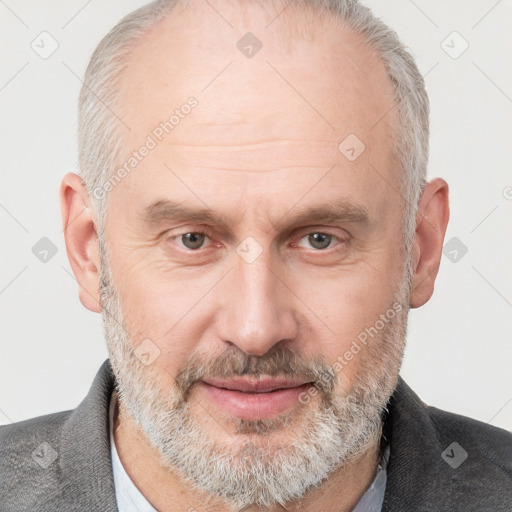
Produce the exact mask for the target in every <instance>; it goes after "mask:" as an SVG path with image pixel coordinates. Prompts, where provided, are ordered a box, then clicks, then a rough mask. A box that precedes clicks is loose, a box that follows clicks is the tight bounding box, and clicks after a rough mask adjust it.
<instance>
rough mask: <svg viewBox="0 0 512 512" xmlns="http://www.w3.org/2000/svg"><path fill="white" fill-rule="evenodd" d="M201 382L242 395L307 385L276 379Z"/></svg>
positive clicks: (207, 380) (211, 380)
mask: <svg viewBox="0 0 512 512" xmlns="http://www.w3.org/2000/svg"><path fill="white" fill-rule="evenodd" d="M203 382H205V383H206V384H209V385H210V386H215V387H217V388H225V389H229V390H231V391H241V392H243V393H264V392H268V391H275V390H276V389H286V388H295V387H297V386H302V385H304V384H308V381H304V380H292V379H277V378H264V377H263V378H259V379H247V378H234V379H203Z"/></svg>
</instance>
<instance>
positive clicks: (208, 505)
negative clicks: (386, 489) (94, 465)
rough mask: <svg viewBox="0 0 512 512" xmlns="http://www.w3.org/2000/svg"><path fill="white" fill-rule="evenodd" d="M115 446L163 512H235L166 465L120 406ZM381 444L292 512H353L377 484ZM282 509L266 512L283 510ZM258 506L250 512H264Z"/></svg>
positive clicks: (336, 473) (288, 508) (289, 508)
mask: <svg viewBox="0 0 512 512" xmlns="http://www.w3.org/2000/svg"><path fill="white" fill-rule="evenodd" d="M113 435H114V442H115V444H116V449H117V452H118V455H119V459H120V460H121V463H122V465H123V467H124V469H125V471H126V473H127V474H128V476H129V477H130V479H131V480H132V482H133V483H134V484H135V486H136V487H137V488H138V489H139V490H140V492H141V493H142V494H143V495H144V497H145V498H146V499H147V501H149V502H150V503H151V505H152V506H153V507H154V508H156V509H157V510H159V511H160V512H168V511H169V512H170V511H175V510H186V511H195V512H233V509H232V508H231V506H230V505H229V504H228V503H227V502H225V501H224V500H222V499H221V498H218V497H215V496H212V495H210V494H206V493H203V492H201V491H200V490H198V489H197V488H196V487H194V486H193V485H192V484H190V483H188V482H186V481H184V480H183V479H182V478H181V476H180V475H179V474H178V472H177V471H172V470H170V469H169V468H167V467H164V466H163V465H162V464H161V461H160V455H159V452H158V450H157V449H156V448H155V447H154V446H153V445H151V444H150V442H149V440H148V439H147V437H146V435H145V434H144V433H143V432H142V430H141V429H140V428H139V426H138V425H137V424H136V423H135V421H134V420H133V418H132V417H131V416H130V415H129V413H128V412H127V411H125V410H124V408H123V407H121V406H120V404H119V402H117V403H116V405H115V410H114V426H113ZM378 457H379V443H378V441H377V442H375V443H374V444H372V446H371V447H370V448H369V449H367V450H366V451H365V452H364V453H362V454H361V455H359V456H358V457H356V458H354V459H352V460H351V461H350V462H348V463H346V464H344V465H343V466H342V467H340V468H338V469H337V470H335V471H334V472H333V473H331V474H330V475H329V477H328V478H327V479H326V480H324V482H323V483H322V484H321V485H319V486H318V487H317V488H315V489H312V490H311V491H309V492H308V493H306V495H305V496H304V497H303V498H302V499H301V500H299V501H295V502H290V503H287V504H286V508H285V510H286V511H287V512H298V511H300V512H335V511H336V512H345V511H347V512H349V511H350V510H352V509H353V508H354V507H355V506H356V504H357V503H358V501H359V500H360V498H361V496H362V495H363V494H364V492H365V490H366V489H367V488H368V486H369V485H370V484H371V482H372V480H373V478H374V476H375V473H376V471H377V466H378ZM283 508H284V507H282V506H280V505H276V506H275V507H271V508H268V509H265V512H282V510H283ZM261 511H262V509H261V508H259V507H257V506H254V507H249V508H246V509H245V510H244V512H261Z"/></svg>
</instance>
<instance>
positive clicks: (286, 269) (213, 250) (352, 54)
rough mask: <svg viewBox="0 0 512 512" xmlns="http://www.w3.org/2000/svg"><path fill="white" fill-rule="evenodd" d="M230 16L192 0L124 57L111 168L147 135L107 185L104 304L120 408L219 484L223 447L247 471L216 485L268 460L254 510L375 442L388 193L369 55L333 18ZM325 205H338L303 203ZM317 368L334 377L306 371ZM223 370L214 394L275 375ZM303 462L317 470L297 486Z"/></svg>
mask: <svg viewBox="0 0 512 512" xmlns="http://www.w3.org/2000/svg"><path fill="white" fill-rule="evenodd" d="M244 9H245V12H241V11H244ZM238 10H239V12H238V13H237V12H235V10H230V7H229V6H228V5H226V6H224V10H223V14H224V16H227V17H228V18H229V19H230V22H231V24H232V25H233V26H234V27H235V28H234V29H233V28H231V27H230V26H229V25H228V24H226V23H225V21H223V19H222V18H221V17H219V16H218V14H217V13H215V12H214V11H213V10H212V9H211V8H210V7H209V6H208V4H200V6H196V7H195V8H194V12H192V11H185V12H183V13H180V14H176V16H172V15H171V16H170V17H169V18H168V19H166V20H165V21H164V22H163V23H161V24H160V25H158V26H156V27H155V28H154V29H153V30H152V32H151V34H150V35H148V36H147V37H146V38H145V39H144V40H143V41H141V42H140V43H138V45H137V47H136V49H135V50H134V52H133V53H132V55H131V57H130V61H129V66H128V69H127V72H126V75H125V76H124V78H123V82H122V87H121V97H122V99H123V102H122V103H123V105H124V107H123V110H122V112H119V115H120V117H121V118H122V120H123V122H124V123H126V125H127V126H129V127H130V130H126V131H125V150H126V152H125V154H124V155H122V157H121V160H122V163H124V162H125V161H127V160H128V159H129V157H130V155H131V153H132V152H133V151H135V150H137V149H138V148H140V146H142V145H143V144H145V143H146V141H147V140H148V139H147V137H148V135H149V136H151V139H152V140H153V141H154V142H155V144H154V147H152V148H151V150H150V151H149V152H148V155H147V156H145V157H144V158H143V159H141V161H140V162H138V163H137V165H136V166H135V167H134V168H133V170H131V172H130V173H129V174H128V175H127V176H126V177H125V178H124V179H123V180H122V182H121V183H119V184H118V185H116V186H115V187H114V188H113V190H112V191H111V192H109V194H108V213H107V222H106V238H107V240H108V246H109V264H110V268H109V272H110V276H109V277H108V279H107V270H106V267H104V268H103V269H102V271H103V274H104V275H103V281H104V284H105V285H106V287H105V288H104V289H103V296H102V302H103V305H104V310H107V311H108V312H109V313H110V315H109V314H106V313H105V314H104V318H105V322H106V327H107V338H108V342H109V350H110V352H111V360H112V364H113V367H114V370H115V371H116V375H117V378H118V381H119V387H120V391H121V398H122V401H123V403H124V405H125V406H126V408H127V409H128V410H129V411H130V412H131V414H132V415H133V416H134V417H135V419H136V420H137V421H138V422H139V424H141V426H143V428H144V429H145V430H146V432H147V434H148V436H149V437H150V438H151V439H152V440H153V442H154V443H155V444H156V445H157V446H158V447H159V449H160V450H161V451H162V452H163V453H164V454H165V457H164V462H165V463H168V464H169V465H174V466H175V467H178V468H179V469H181V470H182V471H183V473H185V474H186V476H188V477H189V478H191V479H192V481H195V482H196V483H198V484H200V485H202V486H203V488H207V489H209V490H211V491H215V489H216V488H217V487H218V490H219V492H220V489H221V488H222V486H225V485H227V481H220V480H217V481H216V482H213V479H215V478H220V476H218V475H205V474H204V473H205V472H211V473H216V472H217V473H218V472H220V468H221V465H222V461H223V460H225V458H226V457H229V456H231V457H232V459H231V461H229V460H228V463H226V464H227V465H226V467H224V466H222V468H223V470H226V468H229V467H231V468H233V471H234V472H233V473H232V474H230V478H231V480H233V479H236V478H239V479H240V481H242V480H243V479H244V478H245V480H244V481H245V482H246V483H247V486H246V487H233V491H232V492H233V493H234V492H240V490H241V489H242V488H243V489H249V488H253V489H256V488H257V486H255V485H254V482H252V484H251V482H250V479H251V478H257V475H260V476H261V477H263V475H265V473H264V472H265V470H267V471H268V472H269V473H268V474H267V476H268V475H269V474H270V475H272V476H273V477H274V478H275V479H276V482H277V483H276V488H275V489H270V490H267V493H266V494H265V491H264V490H260V495H259V496H260V498H261V499H260V504H262V505H265V504H267V505H268V504H270V503H271V495H273V496H274V498H275V499H277V501H279V500H285V499H287V498H290V497H293V496H300V495H301V493H302V494H303V492H304V490H305V489H306V488H307V487H308V486H310V485H311V484H314V482H313V481H309V482H308V481H307V479H306V476H307V474H311V473H315V478H317V479H318V481H320V480H321V479H322V478H324V476H325V474H326V473H327V472H328V471H329V464H331V465H332V464H334V466H336V465H340V464H342V463H343V462H344V461H345V460H346V459H347V458H348V457H349V456H350V455H353V454H354V453H357V452H360V451H361V450H363V449H364V448H365V447H367V446H368V444H369V443H370V442H374V441H375V440H376V436H377V434H378V420H379V413H380V410H381V407H383V406H384V405H385V403H386V400H387V398H388V396H389V394H390V393H391V391H392V389H393V387H394V384H395V382H396V378H397V374H398V369H399V365H400V360H401V355H402V349H403V342H404V338H405V321H406V317H407V311H406V310H407V304H408V290H407V280H406V279H404V271H405V258H406V255H405V254H404V253H403V249H402V245H403V242H402V240H403V234H402V231H401V226H402V210H403V207H404V204H403V200H402V198H401V195H400V194H399V193H397V190H398V189H399V187H400V186H399V184H398V183H399V174H398V173H399V171H398V169H397V167H396V164H395V161H394V158H393V155H392V139H391V135H390V132H391V126H392V123H393V121H394V113H393V111H391V112H390V110H391V109H392V106H393V101H392V91H391V85H390V84H389V83H388V80H387V78H386V74H385V70H384V68H383V66H382V64H380V63H379V62H378V61H377V58H376V57H375V56H373V55H372V54H371V53H370V52H369V51H368V50H367V49H365V48H364V47H363V46H362V45H361V43H360V40H359V39H358V37H357V36H355V35H353V34H351V33H350V32H349V31H345V32H344V33H341V32H340V29H339V27H337V26H336V25H335V24H334V23H332V22H330V23H324V24H322V23H321V22H320V21H318V20H316V29H315V28H313V32H314V33H315V34H316V35H315V38H313V39H311V38H309V37H306V38H301V37H299V38H297V37H295V36H293V37H292V36H290V37H292V39H288V40H287V41H283V38H279V37H278V36H277V34H278V33H279V31H280V30H281V29H282V23H283V20H282V19H277V20H275V21H274V22H273V23H272V24H271V25H269V26H268V28H265V27H266V25H268V23H269V21H270V20H271V19H272V18H273V16H275V14H274V15H272V16H271V17H269V16H268V15H266V14H265V13H264V12H263V11H262V10H258V8H256V7H254V6H246V7H244V8H242V7H240V6H239V7H238ZM282 16H283V17H284V16H285V14H283V15H282ZM192 20H193V21H192ZM183 27H187V28H183ZM246 32H253V33H255V34H257V35H258V37H259V38H260V39H261V41H262V43H263V46H262V48H261V50H259V51H258V53H257V54H255V55H254V56H252V57H251V58H248V57H247V56H246V55H245V54H244V53H243V52H242V51H240V50H239V49H238V48H237V47H236V44H233V41H235V43H236V41H237V40H238V39H240V37H241V35H243V34H244V33H246ZM237 34H239V36H237ZM192 96H193V97H194V98H195V99H196V100H197V104H196V105H195V106H194V107H193V108H191V109H188V108H187V109H181V110H180V107H181V106H182V105H183V104H185V103H186V102H187V99H188V98H190V97H192ZM175 109H178V110H180V114H181V115H180V116H179V117H180V120H179V122H178V123H176V125H175V126H174V127H173V129H172V130H169V133H166V132H165V131H163V133H162V128H161V127H160V128H161V129H160V130H158V127H159V126H160V123H161V122H162V121H165V120H168V119H169V118H170V116H171V115H172V114H173V111H174V110H175ZM185 112H188V113H185ZM386 113H388V114H387V115H385V114H386ZM379 120H380V121H379ZM155 130H156V131H155ZM350 134H354V135H355V136H356V137H357V138H358V139H360V141H362V143H363V144H364V145H365V149H364V151H363V152H362V153H360V151H361V148H362V146H359V145H358V144H359V143H357V144H356V142H357V139H355V138H354V136H353V135H352V136H351V138H349V139H347V140H348V142H347V143H346V144H348V150H347V147H345V146H346V145H345V146H343V147H345V150H344V154H343V153H342V152H341V151H340V150H339V149H338V145H339V144H340V142H342V141H343V140H345V139H346V137H348V136H349V135H350ZM159 138H160V139H161V140H159ZM354 141H356V142H354ZM150 145H151V146H153V144H150ZM351 147H354V151H351V150H350V148H351ZM358 153H360V154H359V155H358ZM347 155H348V156H349V157H350V158H347ZM354 155H355V156H356V157H357V158H355V159H354V158H353V157H354ZM122 163H121V165H122ZM121 165H120V166H121ZM180 208H181V210H180ZM184 209H187V210H206V211H207V212H208V213H209V214H210V218H206V217H204V218H200V217H199V216H198V217H196V218H193V217H186V216H184V215H182V213H183V211H184ZM326 209H330V210H332V211H333V212H335V213H337V214H339V215H336V216H334V215H332V216H329V215H323V216H320V215H318V216H315V215H314V214H313V213H314V212H313V210H315V212H316V213H319V211H320V210H326ZM308 211H310V213H309V214H307V213H305V212H308ZM180 212H181V213H180ZM311 212H313V213H311ZM323 213H325V211H324V212H323ZM103 261H104V263H105V264H106V259H104V260H103ZM391 310H392V311H391ZM390 311H391V312H390ZM113 317H115V318H116V320H117V321H116V320H113ZM117 322H119V323H117ZM120 323H123V324H124V327H125V329H126V330H123V329H122V328H121V327H120ZM365 333H366V334H365ZM148 340H149V341H148ZM363 340H364V341H363ZM141 343H143V344H142V345H140V347H144V348H143V349H140V350H138V351H137V350H136V349H137V347H138V346H139V344H141ZM354 343H355V344H354ZM356 347H358V348H356ZM134 350H135V353H134ZM141 352H145V353H147V354H148V355H147V356H143V357H141ZM349 352H350V353H351V354H352V357H350V356H349V355H347V354H348V353H349ZM135 354H137V356H138V357H137V356H136V355H135ZM139 358H141V359H143V361H142V362H141V361H140V360H139ZM153 359H154V360H153ZM148 362H150V364H147V363H148ZM336 362H338V365H336V364H335V363H336ZM329 368H331V369H333V370H332V371H333V372H334V375H335V378H331V379H327V380H322V379H321V378H320V377H321V375H322V374H323V373H325V371H326V370H327V371H328V370H329ZM235 377H236V378H237V379H238V381H237V383H236V385H235V386H232V387H236V386H240V385H241V384H240V380H241V379H242V380H244V382H245V384H247V385H249V386H253V387H254V385H255V382H256V381H258V380H261V379H263V380H267V379H268V378H270V377H275V378H278V379H281V381H284V380H286V381H287V382H286V383H284V382H281V383H282V384H283V385H286V386H291V387H289V388H288V390H287V391H283V390H282V389H281V391H270V392H269V390H268V389H266V388H265V389H262V390H261V391H267V392H262V393H260V394H255V393H254V391H255V390H254V389H253V388H251V389H250V390H249V389H248V390H246V391H250V392H242V391H240V390H239V391H226V390H225V389H224V390H223V389H221V388H222V387H226V386H227V387H229V383H228V384H226V381H230V382H231V383H233V382H235V381H234V379H235ZM220 380H222V381H223V382H220ZM208 382H209V383H210V384H208ZM211 384H217V386H212V385H211ZM311 384H315V386H316V387H315V388H314V389H316V390H317V392H312V391H311ZM298 385H303V386H302V387H300V388H299V387H297V386H298ZM271 387H272V386H271ZM276 387H278V386H277V385H276V384H275V382H274V384H273V388H276ZM180 428H181V430H180ZM183 430H186V431H187V432H183ZM180 432H181V433H180ZM313 433H314V434H316V435H320V439H323V441H321V442H317V443H315V442H313V441H312V440H311V439H312V434H313ZM177 440H178V441H179V442H178V441H177ZM292 443H293V446H292ZM322 443H323V444H322ZM333 450H335V451H336V453H335V454H333V453H330V452H332V451H333ZM279 452H280V453H281V455H282V456H283V457H284V458H283V459H281V460H286V461H287V462H289V463H291V464H294V465H292V466H291V468H292V469H293V471H294V472H293V475H295V477H293V478H292V475H291V473H289V471H290V468H288V473H286V468H285V467H284V464H281V465H280V464H279V462H278V459H277V457H276V454H278V453H279ZM201 454H203V459H201ZM308 454H309V456H310V457H311V458H310V459H305V458H304V457H307V456H308ZM192 455H194V456H195V457H196V458H194V457H193V456H192ZM207 456H208V457H212V456H215V457H217V458H216V459H215V460H214V461H213V462H212V464H216V465H213V466H209V467H207V459H206V457H207ZM243 457H245V459H242V458H243ZM286 457H288V459H286ZM300 457H302V459H301V458H300ZM251 461H252V462H251ZM305 462H309V463H311V464H314V468H316V469H317V471H316V472H315V471H311V468H309V469H308V468H303V471H304V472H305V473H304V475H305V476H304V479H302V480H301V479H300V478H299V477H297V475H298V474H299V475H300V470H297V466H296V464H298V463H305ZM237 463H239V464H240V466H239V467H237ZM251 463H254V465H253V466H251ZM258 464H259V465H258ZM244 467H246V468H247V467H251V468H252V470H253V472H252V477H251V475H250V474H249V470H247V473H246V474H245V476H244V475H242V474H241V473H240V471H239V470H240V468H244ZM235 470H238V473H236V471H235ZM258 471H260V473H258ZM280 471H281V473H279V472H280ZM297 471H299V473H297ZM285 473H286V474H285ZM279 474H280V475H281V476H282V479H281V480H279ZM237 475H238V476H237ZM294 479H295V480H294ZM292 481H293V482H292ZM296 481H299V483H297V484H295V482H296ZM286 482H288V485H289V486H291V487H293V486H292V485H291V484H292V483H294V485H295V487H294V488H290V489H288V490H286V489H283V487H285V486H286ZM279 485H281V487H279ZM215 486H217V487H215ZM251 486H252V487H251ZM297 486H298V487H297ZM285 491H286V492H285ZM254 493H257V489H256V490H255V491H254ZM254 493H253V495H252V496H250V497H247V496H246V497H245V498H244V497H243V496H240V497H239V498H236V499H238V501H234V502H236V503H237V504H238V505H244V504H247V503H251V502H254V499H255V496H256V494H254ZM225 495H226V496H229V490H228V491H226V494H225ZM276 496H277V498H276ZM233 500H235V498H233ZM244 500H245V501H244Z"/></svg>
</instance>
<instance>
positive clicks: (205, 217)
mask: <svg viewBox="0 0 512 512" xmlns="http://www.w3.org/2000/svg"><path fill="white" fill-rule="evenodd" d="M294 210H295V211H294ZM141 218H142V220H143V221H144V222H145V223H147V224H159V223H161V222H164V221H167V222H169V221H185V222H191V223H209V224H212V225H216V226H224V227H227V226H229V224H230V222H229V219H228V218H226V217H225V216H224V215H222V214H220V213H216V212H214V211H213V210H211V209H209V208H199V209H197V208H191V207H189V206H186V205H185V204H183V203H180V202H178V201H174V200H170V199H164V200H158V201H156V202H154V203H152V204H151V205H149V206H147V207H146V208H145V209H144V210H143V214H142V216H141ZM369 221H370V215H369V212H368V210H367V209H366V208H365V207H364V206H362V205H359V204H354V203H351V202H349V201H347V200H346V199H337V200H333V201H329V202H327V203H325V204H322V205H318V206H313V207H307V208H297V209H296V208H293V207H292V208H291V209H290V210H289V211H288V212H287V213H285V214H284V215H282V216H281V218H280V219H278V220H277V221H276V222H272V225H273V226H274V228H277V227H278V226H279V225H283V224H287V227H288V228H292V227H294V226H297V225H300V224H305V223H307V222H309V223H327V224H334V223H339V222H344V223H346V222H350V223H360V224H368V223H369Z"/></svg>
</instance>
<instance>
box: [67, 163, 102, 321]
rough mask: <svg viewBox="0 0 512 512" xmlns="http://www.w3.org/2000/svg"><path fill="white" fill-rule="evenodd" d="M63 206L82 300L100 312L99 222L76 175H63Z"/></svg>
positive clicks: (70, 260) (69, 247)
mask: <svg viewBox="0 0 512 512" xmlns="http://www.w3.org/2000/svg"><path fill="white" fill-rule="evenodd" d="M60 208H61V214H62V223H63V228H64V239H65V241H66V251H67V253H68V259H69V263H70V265H71V268H72V270H73V274H75V277H76V279H77V281H78V284H79V287H80V288H79V297H80V302H81V303H82V304H83V305H84V306H85V307H86V308H87V309H89V310H91V311H93V312H95V313H100V312H101V309H102V308H101V304H100V291H99V290H100V274H99V270H100V254H99V246H98V237H97V235H96V223H95V219H94V218H93V215H92V208H91V205H90V198H89V194H88V193H87V189H86V188H85V185H84V183H83V181H82V178H80V176H78V175H77V174H74V173H69V174H66V176H64V178H63V180H62V183H61V187H60Z"/></svg>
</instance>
